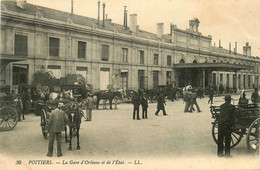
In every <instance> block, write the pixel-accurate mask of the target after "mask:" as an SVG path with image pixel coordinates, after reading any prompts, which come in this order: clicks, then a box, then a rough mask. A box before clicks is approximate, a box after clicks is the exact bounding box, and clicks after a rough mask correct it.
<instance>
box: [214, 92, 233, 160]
mask: <svg viewBox="0 0 260 170" xmlns="http://www.w3.org/2000/svg"><path fill="white" fill-rule="evenodd" d="M224 99H225V103H224V104H222V105H221V106H220V115H219V120H218V152H217V153H218V157H222V156H226V157H231V155H230V143H231V131H232V126H233V125H234V121H235V118H234V116H235V106H233V105H232V104H230V103H231V95H225V98H224ZM224 141H225V146H224V143H223V142H224ZM224 148H225V154H223V150H224Z"/></svg>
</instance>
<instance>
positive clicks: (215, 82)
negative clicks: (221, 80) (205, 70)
mask: <svg viewBox="0 0 260 170" xmlns="http://www.w3.org/2000/svg"><path fill="white" fill-rule="evenodd" d="M213 84H217V75H216V73H213Z"/></svg>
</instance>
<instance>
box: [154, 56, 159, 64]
mask: <svg viewBox="0 0 260 170" xmlns="http://www.w3.org/2000/svg"><path fill="white" fill-rule="evenodd" d="M153 61H154V62H153V64H154V65H158V64H159V55H158V54H154V60H153Z"/></svg>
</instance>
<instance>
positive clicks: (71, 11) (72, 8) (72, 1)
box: [71, 0, 73, 15]
mask: <svg viewBox="0 0 260 170" xmlns="http://www.w3.org/2000/svg"><path fill="white" fill-rule="evenodd" d="M72 14H73V0H71V15H72Z"/></svg>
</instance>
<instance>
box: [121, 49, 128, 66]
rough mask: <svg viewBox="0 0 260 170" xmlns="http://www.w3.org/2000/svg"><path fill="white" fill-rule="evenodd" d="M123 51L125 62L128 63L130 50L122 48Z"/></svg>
mask: <svg viewBox="0 0 260 170" xmlns="http://www.w3.org/2000/svg"><path fill="white" fill-rule="evenodd" d="M122 51H123V62H124V63H127V61H128V49H127V48H122Z"/></svg>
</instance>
